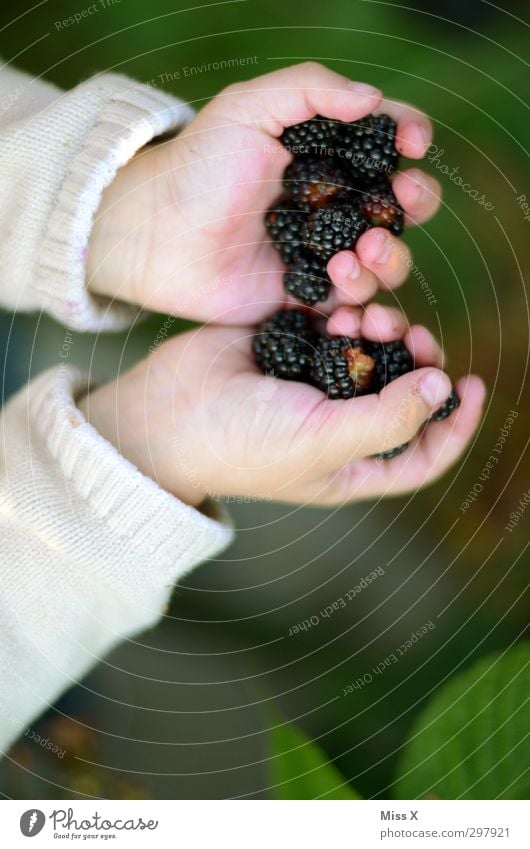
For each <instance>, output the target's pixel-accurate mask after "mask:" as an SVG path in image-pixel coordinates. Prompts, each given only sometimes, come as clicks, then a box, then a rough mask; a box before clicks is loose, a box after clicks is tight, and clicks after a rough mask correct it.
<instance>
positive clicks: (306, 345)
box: [253, 309, 459, 460]
mask: <svg viewBox="0 0 530 849" xmlns="http://www.w3.org/2000/svg"><path fill="white" fill-rule="evenodd" d="M253 350H254V356H255V357H256V362H257V364H258V365H259V367H260V368H261V370H262V371H263V372H264V373H265V374H268V375H270V376H271V377H280V378H282V379H283V380H298V381H300V382H301V383H308V384H310V385H311V386H315V387H317V389H321V390H322V392H325V393H326V394H327V396H328V398H331V399H339V398H343V399H346V398H355V397H358V396H360V395H368V394H371V393H374V392H380V391H381V390H382V389H383V387H384V386H386V385H387V384H388V383H390V382H391V381H392V380H395V379H396V378H397V377H401V375H403V374H406V373H407V372H409V371H412V370H413V369H414V362H413V359H412V356H411V354H410V352H409V351H408V349H407V348H406V347H405V345H404V344H403V342H401V340H399V339H396V340H395V341H393V342H372V341H370V340H368V339H362V338H359V339H350V338H348V337H347V336H333V337H329V336H325V335H323V334H321V333H319V332H318V331H317V330H316V328H315V326H314V324H313V322H312V320H311V317H310V316H309V315H308V313H306V312H304V311H303V310H299V309H292V310H279V311H278V312H276V313H275V314H274V315H273V316H271V317H270V318H269V319H267V320H266V321H264V322H262V323H261V325H260V326H259V327H258V330H257V332H256V334H255V336H254V340H253ZM458 404H459V400H458V396H457V395H456V392H455V391H454V390H453V392H452V393H451V395H450V396H449V398H448V399H447V401H446V402H445V404H444V405H443V406H442V407H440V408H439V409H438V410H437V411H436V412H435V413H434V415H433V416H432V417H431V419H429V421H442V420H443V419H445V418H447V416H449V415H450V414H451V413H452V412H453V410H454V409H455V408H456V407H458ZM406 447H407V446H406V445H400V446H398V447H397V448H392V449H391V450H389V451H385V452H384V453H383V454H379V455H378V457H379V458H380V459H384V460H390V459H391V458H392V457H395V456H396V455H397V454H401V453H402V451H404V450H405V448H406Z"/></svg>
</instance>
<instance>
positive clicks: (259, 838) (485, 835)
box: [0, 800, 530, 849]
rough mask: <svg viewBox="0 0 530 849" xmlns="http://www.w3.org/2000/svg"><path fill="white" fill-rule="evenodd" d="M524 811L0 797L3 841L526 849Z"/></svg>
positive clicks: (481, 805)
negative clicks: (50, 799) (32, 799)
mask: <svg viewBox="0 0 530 849" xmlns="http://www.w3.org/2000/svg"><path fill="white" fill-rule="evenodd" d="M526 807H527V806H526ZM525 813H526V820H528V810H525V803H524V802H514V801H506V802H504V801H502V802H500V801H499V802H489V801H487V802H479V801H477V802H442V801H428V802H426V801H423V802H386V801H367V802H333V801H314V802H310V801H299V802H296V801H295V802H274V801H270V802H269V801H162V800H156V801H134V802H133V801H131V802H129V801H96V800H95V801H79V802H61V801H56V800H53V801H45V800H35V801H31V802H29V801H11V800H9V801H7V800H6V801H3V802H0V826H1V832H0V846H2V847H6V849H11V847H14V846H25V847H28V846H32V847H35V849H37V847H47V846H55V847H57V846H60V845H64V844H65V843H66V841H69V843H68V844H66V845H68V846H71V845H72V844H76V843H77V844H78V845H82V844H83V845H85V846H86V845H87V844H88V845H94V844H96V845H100V846H101V845H102V844H103V845H106V846H108V845H111V846H123V847H125V846H142V847H145V849H149V847H150V846H152V847H159V846H161V847H166V846H171V847H185V848H186V849H188V847H189V849H217V847H221V849H224V847H227V849H323V847H330V846H337V847H340V849H342V847H352V849H353V847H355V849H371V847H376V846H379V847H382V846H383V847H384V846H402V847H403V849H405V847H407V849H408V847H410V846H417V847H421V849H425V847H427V846H432V849H435V847H440V848H441V847H446V846H447V847H453V849H456V847H460V846H473V847H476V849H481V848H482V847H493V846H495V847H498V849H508V847H510V849H528V847H529V846H530V840H529V836H528V826H527V825H525ZM33 839H34V841H35V842H34V843H31V842H30V841H31V840H33Z"/></svg>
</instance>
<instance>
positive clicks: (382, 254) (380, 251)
mask: <svg viewBox="0 0 530 849" xmlns="http://www.w3.org/2000/svg"><path fill="white" fill-rule="evenodd" d="M375 236H376V234H375V233H374V237H375ZM393 249H394V246H393V244H392V239H389V238H388V236H386V235H384V234H383V233H381V232H380V233H378V234H377V240H376V239H375V238H374V239H373V241H372V243H371V245H370V248H369V256H370V260H371V262H376V263H378V264H379V265H384V264H385V262H388V260H389V259H390V257H391V255H392V251H393Z"/></svg>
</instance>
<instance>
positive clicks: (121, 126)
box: [0, 66, 193, 331]
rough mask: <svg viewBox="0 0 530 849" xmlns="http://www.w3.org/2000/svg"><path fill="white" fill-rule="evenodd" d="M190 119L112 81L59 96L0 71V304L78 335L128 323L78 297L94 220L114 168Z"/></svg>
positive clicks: (164, 98)
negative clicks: (43, 315)
mask: <svg viewBox="0 0 530 849" xmlns="http://www.w3.org/2000/svg"><path fill="white" fill-rule="evenodd" d="M192 115H193V112H192V110H191V109H190V108H189V107H188V106H186V105H185V104H183V103H182V102H181V101H179V100H178V99H177V98H175V97H172V96H171V95H168V94H166V93H165V92H162V91H159V90H157V89H155V88H151V87H148V86H145V85H142V84H140V83H137V82H135V81H134V80H130V79H127V78H126V77H122V76H119V75H115V74H103V75H100V76H96V77H93V78H92V79H90V80H88V81H87V82H84V83H82V84H81V85H79V86H77V87H76V88H74V89H72V90H71V91H68V92H62V91H60V90H59V89H58V88H56V87H55V86H53V85H50V84H49V83H45V82H43V81H42V80H38V79H33V78H32V77H30V76H28V75H26V74H24V73H22V72H20V71H17V70H14V69H12V68H10V67H9V66H4V67H2V68H0V305H2V306H4V307H7V308H9V309H11V310H16V311H19V310H45V311H47V312H49V313H50V314H51V315H53V316H54V317H55V318H57V319H58V320H59V321H61V322H63V323H64V324H67V325H68V326H69V327H71V328H75V329H79V330H91V331H99V330H113V329H119V328H123V327H126V326H128V324H130V322H131V321H132V320H133V318H134V317H135V316H136V314H137V313H138V307H134V306H130V305H127V304H121V303H116V302H114V303H112V304H111V302H110V301H108V300H106V299H105V298H97V297H95V296H93V295H91V294H90V293H88V292H87V290H86V286H85V264H86V255H87V245H88V238H89V234H90V230H91V227H92V222H93V218H94V214H95V213H96V211H97V208H98V206H99V204H100V200H101V195H102V193H103V190H104V189H105V187H106V186H107V185H108V184H109V183H110V182H111V181H112V179H113V178H114V176H115V174H116V171H117V170H118V168H120V167H121V166H123V165H125V164H126V163H127V162H128V161H129V160H130V159H131V158H132V157H133V156H134V154H135V153H136V152H137V151H138V150H139V149H140V148H141V147H143V145H145V144H146V143H147V142H149V141H151V140H152V139H153V138H155V137H156V136H159V135H161V134H165V133H168V132H172V131H176V130H178V129H179V128H180V127H181V126H183V125H184V124H185V123H186V122H187V121H189V120H190V118H191V117H192Z"/></svg>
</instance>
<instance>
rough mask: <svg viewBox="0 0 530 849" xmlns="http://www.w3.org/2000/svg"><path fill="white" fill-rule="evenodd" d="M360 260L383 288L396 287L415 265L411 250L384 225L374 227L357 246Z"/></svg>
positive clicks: (356, 250) (361, 238)
mask: <svg viewBox="0 0 530 849" xmlns="http://www.w3.org/2000/svg"><path fill="white" fill-rule="evenodd" d="M355 252H356V254H357V257H358V259H359V260H360V262H361V263H362V264H363V265H364V266H365V267H366V268H367V269H368V270H369V271H371V272H372V273H373V274H375V276H376V277H377V279H378V280H379V281H380V283H381V284H382V288H383V289H395V288H396V287H397V286H400V285H401V284H402V283H403V282H404V281H405V280H406V279H407V277H408V274H409V271H410V269H411V268H412V267H413V262H412V257H411V253H410V250H409V249H408V247H407V246H406V245H405V243H404V242H402V241H401V240H400V239H397V238H396V237H395V236H393V235H392V233H389V232H388V230H385V229H384V228H383V227H372V229H371V230H368V231H367V232H366V233H363V235H362V236H361V237H360V239H359V240H358V242H357V245H356V247H355Z"/></svg>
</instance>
